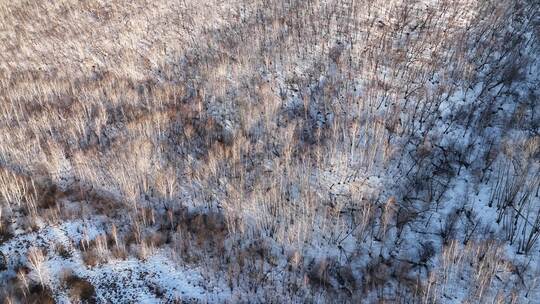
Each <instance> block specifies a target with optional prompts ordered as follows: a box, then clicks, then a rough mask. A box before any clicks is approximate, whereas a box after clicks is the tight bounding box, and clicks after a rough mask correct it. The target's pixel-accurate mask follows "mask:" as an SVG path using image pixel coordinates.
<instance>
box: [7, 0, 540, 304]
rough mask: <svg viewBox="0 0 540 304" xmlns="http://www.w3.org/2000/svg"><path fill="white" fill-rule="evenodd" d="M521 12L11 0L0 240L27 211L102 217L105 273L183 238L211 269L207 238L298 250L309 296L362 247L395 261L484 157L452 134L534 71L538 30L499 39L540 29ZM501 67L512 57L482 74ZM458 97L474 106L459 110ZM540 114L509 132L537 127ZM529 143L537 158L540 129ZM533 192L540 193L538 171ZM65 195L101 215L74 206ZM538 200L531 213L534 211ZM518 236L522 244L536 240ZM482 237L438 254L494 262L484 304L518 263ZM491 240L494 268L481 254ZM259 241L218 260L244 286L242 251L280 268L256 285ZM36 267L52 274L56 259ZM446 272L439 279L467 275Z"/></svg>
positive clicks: (430, 295) (368, 4) (526, 207)
mask: <svg viewBox="0 0 540 304" xmlns="http://www.w3.org/2000/svg"><path fill="white" fill-rule="evenodd" d="M520 3H522V5H523V6H522V7H521V8H519V7H514V6H513V2H512V1H499V2H497V3H484V2H483V1H475V0H458V1H439V2H436V3H435V2H429V3H428V4H425V3H423V1H401V0H397V1H390V2H388V1H352V2H350V3H349V2H347V1H328V3H327V2H326V1H295V0H293V1H284V2H283V1H282V2H280V1H225V2H223V1H213V0H208V1H203V2H200V1H189V0H188V1H173V0H167V1H160V2H152V1H146V0H137V1H125V0H122V1H116V2H114V3H108V2H107V1H101V0H91V1H85V2H84V3H82V2H79V1H74V0H63V1H56V2H54V3H53V2H50V1H42V2H39V3H32V4H31V3H29V2H27V1H11V2H8V1H2V2H1V3H0V20H1V21H0V76H1V77H0V207H1V208H0V220H1V221H0V235H3V237H1V238H0V241H2V240H3V239H7V238H8V237H9V236H10V234H11V233H12V231H11V230H10V229H11V228H10V227H8V220H7V218H8V217H11V216H13V215H18V214H20V213H24V214H25V216H26V217H27V218H28V219H31V220H28V223H29V224H27V225H26V226H28V229H37V228H38V227H37V226H39V225H37V224H32V223H38V222H40V221H41V220H45V221H44V222H45V223H48V224H52V223H59V222H62V221H64V220H68V219H73V218H77V217H82V216H83V215H85V214H101V215H106V216H107V217H108V221H109V223H107V224H109V225H110V227H111V230H110V231H108V235H101V236H99V237H97V238H96V239H94V240H92V241H90V240H83V242H82V243H81V244H78V245H80V246H79V247H80V249H81V250H82V252H83V254H82V255H83V260H84V262H85V263H86V264H87V265H89V266H97V265H99V264H101V263H106V262H107V261H108V259H109V257H110V255H111V254H112V255H113V256H114V257H116V258H126V257H127V255H128V254H131V255H135V256H138V257H139V258H141V259H144V258H146V257H148V256H149V255H151V254H152V253H153V252H155V250H156V249H158V248H161V247H168V246H170V247H172V248H177V249H180V252H182V253H183V256H186V259H189V257H193V260H194V261H195V260H196V261H199V263H200V261H201V260H204V256H203V255H204V253H200V252H187V251H189V250H190V248H192V247H191V246H194V247H193V248H197V250H199V251H201V252H202V249H208V248H211V249H208V250H210V251H211V252H215V250H216V248H217V250H221V249H223V250H225V249H224V248H226V247H227V246H226V244H228V242H235V241H238V240H242V239H243V240H246V241H245V242H244V243H242V244H241V245H242V246H248V245H246V244H252V242H253V243H254V242H256V241H257V240H261V239H262V240H264V239H267V238H268V239H270V240H271V241H272V242H274V243H273V244H274V245H275V246H281V248H288V249H292V250H293V252H294V254H292V255H291V257H290V259H289V264H290V266H291V269H294V270H295V271H298V273H299V274H298V278H295V279H291V282H292V281H294V282H295V283H294V284H295V285H294V286H297V285H298V286H300V285H302V286H303V287H302V288H300V287H298V288H296V291H295V292H298V294H300V293H301V292H306V291H305V287H306V285H309V283H305V282H304V283H301V281H302V279H301V278H303V275H307V276H308V277H311V278H312V281H318V282H323V284H322V285H327V286H328V285H332V284H333V283H331V281H332V276H330V278H329V277H328V276H327V273H328V272H330V273H332V271H333V270H332V269H331V268H332V267H334V266H335V267H337V266H336V265H337V264H339V263H349V264H350V263H351V261H350V260H351V259H355V258H357V259H361V258H362V256H363V257H364V258H366V254H365V253H363V251H362V250H363V248H362V247H363V246H364V245H363V244H366V246H368V247H369V249H367V251H368V252H369V255H370V258H371V254H372V252H374V251H375V250H376V249H374V248H378V251H379V252H380V254H381V255H382V254H383V253H384V252H392V250H393V248H391V246H396V247H397V244H399V243H400V242H402V241H403V239H402V238H401V234H402V232H403V231H405V232H404V233H407V231H408V230H407V229H408V227H409V226H411V227H413V226H421V225H425V227H427V226H428V223H424V222H421V221H422V220H423V219H425V218H431V217H424V216H423V213H424V212H431V211H432V210H435V211H433V212H435V213H436V212H438V211H439V202H440V201H441V200H442V199H443V198H444V193H445V191H446V189H447V187H448V185H449V181H450V180H451V178H452V177H453V175H454V172H455V171H457V172H459V170H461V168H462V165H463V163H466V160H467V157H465V160H463V157H462V155H463V154H467V153H465V152H467V151H465V152H463V151H458V150H459V149H457V148H456V149H453V148H454V147H453V146H452V147H450V144H448V142H449V140H446V139H447V135H446V134H447V133H445V132H446V131H444V132H442V131H441V128H442V127H441V126H443V127H444V128H446V130H448V128H450V126H452V127H455V128H458V127H456V125H458V126H459V130H460V131H461V129H464V130H465V131H468V130H470V129H473V130H475V131H473V132H472V133H473V134H474V136H478V138H479V140H484V137H483V136H484V134H482V131H481V130H482V127H481V126H484V125H485V124H486V121H491V119H488V118H489V117H492V116H489V117H487V116H486V115H487V114H486V113H488V112H491V110H492V109H491V106H493V105H492V104H491V103H492V101H491V100H495V99H496V98H498V97H500V96H495V97H493V96H492V95H490V94H491V88H493V87H494V85H496V84H498V83H499V84H504V85H505V86H507V87H508V88H509V87H510V86H511V83H512V80H510V79H509V78H515V79H517V80H518V79H519V77H518V76H519V75H517V74H519V73H517V72H519V67H516V66H514V65H513V64H517V63H522V62H521V61H516V60H513V59H512V58H513V57H512V56H516V57H517V54H518V53H519V49H520V48H522V47H525V46H526V45H527V44H528V43H530V42H531V41H530V40H529V41H527V40H526V39H525V38H526V37H525V35H524V34H523V33H524V32H523V33H521V32H520V35H522V36H520V39H522V40H519V39H516V41H517V42H516V43H515V44H509V43H507V41H505V39H506V38H505V37H506V36H504V35H502V34H501V35H499V34H500V33H506V34H507V36H516V35H518V33H513V32H512V33H510V32H509V31H511V29H510V28H509V27H508V24H513V25H514V27H515V29H516V31H519V30H522V29H523V30H524V31H525V30H526V29H527V26H529V25H528V23H527V20H532V18H533V17H532V16H534V12H535V11H536V7H535V6H533V4H529V3H528V2H526V1H520ZM529 10H530V11H533V13H529V12H528V11H529ZM517 16H519V18H521V19H522V20H525V21H523V22H518V21H516V20H517V19H519V18H518V17H517ZM482 37H491V39H482ZM529 39H532V38H529ZM509 45H512V47H509ZM501 53H507V54H508V56H507V57H502V58H496V56H498V54H501ZM495 60H498V61H497V62H499V63H500V67H499V66H497V67H494V68H493V69H494V70H493V71H488V72H484V69H485V67H486V66H487V65H489V64H488V63H489V62H492V61H495ZM512 68H514V69H517V70H518V71H517V72H515V73H510V72H504V73H503V71H512ZM490 73H491V74H490ZM516 73H517V74H516ZM492 74H493V75H499V74H500V75H503V76H504V77H503V76H501V77H503V78H498V77H496V76H493V75H492ZM510 74H511V75H510ZM510 76H512V77H510ZM476 85H478V86H483V88H482V89H481V91H482V92H486V93H485V94H480V95H479V96H478V97H477V99H478V100H479V101H478V103H477V104H474V105H472V106H470V107H469V108H466V107H467V106H463V108H462V107H460V105H458V104H457V103H456V104H450V105H449V104H448V100H449V98H450V97H451V96H453V95H454V94H458V93H462V95H465V96H467V94H473V92H472V88H473V87H475V86H476ZM492 98H493V99H492ZM446 107H449V108H450V109H449V111H450V112H452V113H454V114H455V113H460V111H461V112H465V113H470V114H467V115H457V114H456V116H458V117H457V118H455V117H446V116H445V117H443V108H446ZM526 109H527V108H526V107H525V106H522V107H519V110H516V113H514V117H513V118H512V119H511V120H510V121H509V122H508V124H509V127H513V126H518V125H519V126H524V125H526V124H525V123H524V121H527V119H528V116H527V115H528V112H527V111H528V110H526ZM445 115H446V114H445ZM482 115H483V116H482ZM477 117H483V120H482V119H480V118H478V119H477ZM493 119H495V118H493ZM444 128H443V129H444ZM471 136H472V135H471ZM448 137H450V135H448ZM527 140H528V141H527ZM527 140H526V141H525V142H524V143H523V147H525V150H526V151H528V152H527V153H528V154H527V157H526V159H527V160H528V161H529V164H532V165H535V164H537V162H538V156H537V154H538V151H536V150H537V149H535V147H537V146H538V138H536V139H534V138H533V139H527ZM441 151H442V152H441ZM471 154H472V153H471ZM507 154H508V153H507ZM510 158H511V157H509V159H510ZM487 162H488V161H487V160H486V161H485V163H487ZM443 164H444V165H446V166H447V167H446V169H447V170H446V171H444V168H443ZM482 165H484V162H483V163H482ZM479 166H480V165H479ZM487 167H489V166H487ZM443 171H444V172H443ZM441 172H443V173H441ZM532 174H533V173H531V175H532ZM435 175H439V176H437V178H438V177H441V178H440V179H441V180H443V181H447V183H444V182H439V179H436V178H435ZM536 175H538V174H536ZM536 175H535V177H537V176H536ZM523 176H525V175H523ZM444 179H446V180H444ZM434 180H435V181H436V182H437V183H435V182H434ZM537 180H538V179H536V181H537ZM500 182H502V181H500ZM434 183H435V184H434ZM441 184H442V186H441ZM523 187H525V188H527V189H528V193H533V192H534V191H533V190H534V187H536V189H538V182H533V183H530V184H526V186H523ZM520 189H521V188H520ZM503 190H504V189H503ZM518 190H519V189H518ZM536 192H538V191H536ZM493 197H497V199H499V197H498V196H497V195H495V194H494V195H493ZM527 199H528V198H527ZM62 200H71V201H78V202H81V205H84V206H85V207H84V208H86V209H85V210H82V207H81V211H80V212H78V213H76V212H75V213H73V212H67V211H65V210H62V206H63V203H62V202H61V201H62ZM499 200H501V201H502V199H499ZM418 202H420V203H418ZM532 202H533V200H532V199H528V200H524V201H523V204H522V205H520V206H523V210H520V212H521V211H522V213H523V214H524V213H525V212H526V211H527V212H529V211H531V212H532V211H533V209H534V207H530V206H531V205H534V204H532ZM501 208H502V207H501ZM188 209H189V210H196V211H195V212H191V211H190V212H188V211H186V210H188ZM502 209H504V210H503V211H501V214H502V215H501V216H506V217H508V216H512V215H514V213H511V212H510V211H508V212H507V210H510V209H509V208H502ZM529 213H530V212H529ZM529 213H527V214H529ZM522 218H524V219H523V220H522V221H521V222H520V223H519V224H520V226H519V229H521V230H523V231H525V232H527V233H529V234H530V235H532V238H533V240H537V239H538V233H537V234H535V233H534V231H535V230H534V229H535V228H537V226H538V218H540V217H536V218H534V219H533V216H532V215H530V216H529V215H526V216H522ZM534 220H536V222H533V224H532V226H531V225H529V224H527V223H528V222H530V221H534ZM535 225H536V226H535ZM32 227H33V228H32ZM119 227H121V228H122V229H121V231H120V229H118V228H119ZM512 237H513V234H512ZM534 237H536V239H534ZM508 238H509V239H510V237H508ZM517 241H518V242H520V247H521V248H522V251H523V252H529V251H530V250H531V248H533V245H534V244H535V242H532V241H527V240H525V239H523V238H521V239H519V240H517ZM239 242H240V241H239ZM391 244H394V245H391ZM531 244H532V245H531ZM377 246H379V247H377ZM450 246H456V245H450ZM470 246H473V245H470ZM474 246H477V247H474V248H473V247H466V248H465V250H464V252H462V251H459V252H447V251H448V250H455V249H452V248H453V247H450V248H442V249H441V250H443V251H442V252H443V253H442V260H443V261H446V260H445V259H446V257H447V256H450V258H448V259H450V260H453V259H455V258H459V259H460V260H466V259H472V260H471V263H473V264H474V265H477V264H478V265H479V266H478V267H479V268H478V269H479V270H481V271H485V272H486V273H482V274H481V276H482V277H481V278H476V279H475V281H474V282H475V283H476V284H477V285H478V286H479V287H478V288H476V289H474V290H471V295H470V296H469V297H470V299H471V301H474V300H481V299H484V298H485V297H487V293H488V292H487V290H489V288H490V287H489V286H491V285H490V282H491V281H492V280H493V276H494V272H496V271H498V269H499V268H501V269H502V268H504V267H506V266H505V265H506V264H505V262H504V260H503V258H502V256H501V255H500V252H491V251H490V250H488V249H485V248H484V247H483V246H484V245H481V244H476V243H475V244H474ZM255 247H257V248H259V249H260V248H264V247H265V246H255ZM212 248H213V249H212ZM313 248H323V249H322V250H323V251H324V250H327V251H332V252H339V255H340V261H339V262H336V263H335V264H336V265H334V266H332V267H331V265H329V264H328V265H323V264H324V260H323V261H322V262H319V263H318V264H317V265H316V266H315V267H314V268H313V270H309V269H308V268H309V267H307V263H308V261H304V260H303V259H302V257H303V255H304V254H305V253H306V252H307V251H309V250H312V249H313ZM479 248H483V249H482V250H484V251H486V250H487V251H486V254H487V255H488V257H489V258H490V259H491V260H490V262H491V263H490V266H489V267H487V266H486V265H484V264H483V263H484V262H483V261H477V260H474V256H473V255H472V253H473V252H476V251H478V250H480V249H479ZM212 250H214V251H212ZM346 250H352V251H353V252H346ZM475 250H476V251H475ZM263 251H264V250H263ZM246 252H249V251H246V250H244V249H243V248H240V249H238V250H233V249H229V250H228V251H227V252H226V253H225V254H224V255H227V257H228V258H229V260H230V262H229V263H230V264H229V265H227V266H222V267H221V268H220V266H219V265H218V266H216V268H219V269H221V270H224V269H226V271H228V272H229V273H230V277H233V275H232V274H233V273H234V274H235V275H236V273H237V272H241V271H244V270H245V269H247V267H248V266H245V267H244V266H243V265H240V264H241V262H236V260H235V259H236V258H238V259H240V260H244V259H247V260H249V259H253V260H255V261H259V262H260V263H262V264H263V266H260V265H259V266H253V265H250V266H249V267H251V268H249V270H245V271H246V272H249V273H250V275H253V276H254V277H253V280H250V282H257V283H256V284H263V283H266V282H263V281H264V280H266V279H267V278H266V276H264V277H257V275H260V274H258V273H257V271H261V269H263V268H264V263H265V262H267V263H270V262H271V261H270V260H271V259H272V258H271V256H272V254H270V253H268V254H267V256H266V257H260V258H255V257H253V256H256V255H257V254H252V253H246ZM265 252H266V251H265ZM241 256H242V257H241ZM244 256H245V257H244ZM342 256H343V257H342ZM233 257H234V258H233ZM29 258H30V262H31V264H32V266H33V269H34V271H35V272H36V273H37V274H38V276H39V281H40V282H44V281H46V280H45V279H44V277H43V275H42V274H41V272H40V271H39V269H40V267H39V264H40V261H42V256H40V255H39V251H32V252H31V253H30V256H29ZM222 259H224V258H222ZM255 261H252V264H255V263H256V262H255ZM344 261H345V262H344ZM383 261H384V259H382V258H381V259H380V260H376V259H374V260H372V261H371V262H370V263H369V266H368V267H367V268H366V269H368V270H369V269H372V270H373V269H375V270H377V271H375V272H378V273H377V274H374V275H373V276H372V277H371V278H370V279H369V280H368V281H369V282H367V283H366V284H364V285H365V286H364V288H365V289H366V290H365V291H366V292H369V291H370V290H368V289H371V288H374V289H376V288H379V287H380V285H381V284H382V285H384V283H385V282H386V281H387V280H392V278H389V277H390V274H392V273H393V272H392V270H391V269H387V270H380V269H382V268H384V267H387V265H386V264H384V263H383ZM220 262H222V260H220ZM424 262H425V261H424ZM447 262H448V261H447ZM194 263H195V262H194ZM235 263H238V265H237V264H235ZM242 263H243V262H242ZM321 263H322V264H321ZM218 264H219V263H218ZM444 265H445V264H444V263H443V266H441V267H443V269H437V270H434V271H433V272H432V273H434V274H433V275H434V276H437V277H436V278H437V280H441V279H439V276H441V277H442V280H450V281H452V280H454V279H455V278H453V277H452V278H449V276H450V275H449V274H447V273H446V271H447V270H446V269H445V268H444V267H446V266H444ZM381 267H382V268H381ZM391 267H397V266H396V265H395V264H394V265H392V266H391ZM391 267H390V266H388V268H391ZM456 267H458V266H456ZM459 267H461V266H459ZM486 267H487V268H486ZM493 267H495V268H493ZM497 267H499V268H497ZM379 270H380V271H379ZM366 271H367V270H366ZM414 271H415V270H413V269H411V270H410V272H414ZM386 272H388V273H387V274H386ZM333 273H334V274H335V273H336V271H333ZM334 274H332V275H334ZM394 275H395V273H394ZM398 277H400V278H402V279H403V281H406V283H404V285H406V286H405V287H404V288H406V289H409V293H420V292H419V290H420V289H421V290H422V292H424V300H425V301H426V302H430V301H432V300H433V299H435V298H437V297H440V296H441V294H444V287H441V286H444V284H435V283H433V282H432V281H428V283H429V284H428V286H423V285H422V288H420V287H419V286H420V285H417V286H413V285H414V284H410V276H409V274H408V273H403V274H400V275H398ZM313 278H314V279H313ZM398 280H400V279H398ZM485 280H487V281H485ZM304 281H305V280H304ZM307 281H309V280H307ZM231 282H232V279H231ZM274 283H275V282H274ZM230 284H231V285H233V284H232V283H230ZM236 284H239V282H237V283H236ZM254 284H255V283H254ZM291 284H292V283H291ZM314 285H315V284H314ZM319 285H320V284H319ZM424 285H425V284H424ZM432 285H433V286H432ZM291 286H292V285H291ZM83 287H84V286H83ZM311 287H313V286H310V288H311ZM253 288H255V287H253ZM291 288H292V287H291ZM313 288H315V287H313ZM415 288H417V290H414V289H415ZM441 288H443V289H442V290H441ZM83 289H88V288H86V287H85V288H83ZM290 292H291V294H294V293H295V292H292V291H290ZM77 293H78V294H80V292H77ZM79 296H80V295H79ZM381 296H383V295H381ZM81 297H82V296H81Z"/></svg>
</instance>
